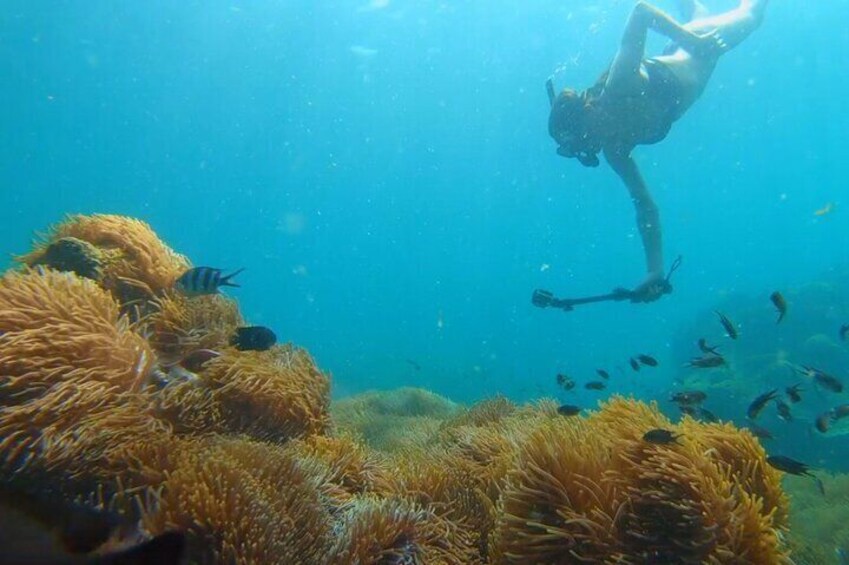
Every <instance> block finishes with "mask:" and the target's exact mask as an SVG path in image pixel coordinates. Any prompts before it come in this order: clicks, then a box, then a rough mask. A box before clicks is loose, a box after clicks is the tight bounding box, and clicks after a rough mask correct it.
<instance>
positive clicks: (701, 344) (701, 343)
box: [698, 337, 719, 355]
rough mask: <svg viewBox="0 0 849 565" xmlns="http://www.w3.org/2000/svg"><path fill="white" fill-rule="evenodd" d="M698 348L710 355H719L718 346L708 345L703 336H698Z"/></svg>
mask: <svg viewBox="0 0 849 565" xmlns="http://www.w3.org/2000/svg"><path fill="white" fill-rule="evenodd" d="M698 344H699V350H700V351H701V352H702V353H710V354H711V355H719V347H718V346H715V345H708V343H707V340H706V339H705V338H703V337H700V338H699V341H698Z"/></svg>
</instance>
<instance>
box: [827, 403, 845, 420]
mask: <svg viewBox="0 0 849 565" xmlns="http://www.w3.org/2000/svg"><path fill="white" fill-rule="evenodd" d="M846 416H849V404H841V405H840V406H835V407H834V408H832V409H831V417H832V418H833V419H834V420H840V419H841V418H845V417H846Z"/></svg>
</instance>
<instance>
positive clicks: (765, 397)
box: [746, 388, 778, 420]
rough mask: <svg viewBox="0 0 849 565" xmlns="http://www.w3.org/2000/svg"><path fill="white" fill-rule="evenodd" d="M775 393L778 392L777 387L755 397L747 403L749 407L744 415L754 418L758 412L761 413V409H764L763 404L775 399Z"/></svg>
mask: <svg viewBox="0 0 849 565" xmlns="http://www.w3.org/2000/svg"><path fill="white" fill-rule="evenodd" d="M776 394H778V389H777V388H774V389H772V390H771V391H769V392H765V393H763V394H761V395H760V396H758V397H757V398H755V399H754V400H753V401H752V403H751V404H749V408H748V410H747V411H746V415H747V416H748V417H749V419H750V420H754V419H755V418H757V417H758V414H760V413H761V410H763V409H764V406H766V405H767V403H768V402H769V401H770V400H774V399H775V395H776Z"/></svg>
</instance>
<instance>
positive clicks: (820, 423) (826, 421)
mask: <svg viewBox="0 0 849 565" xmlns="http://www.w3.org/2000/svg"><path fill="white" fill-rule="evenodd" d="M833 419H834V415H833V413H832V411H831V410H829V411H828V412H823V413H822V414H820V415H819V416H817V419H816V420H814V426H815V427H816V428H817V431H818V432H819V433H821V434H824V433H827V432H828V428H830V427H831V422H832V420H833Z"/></svg>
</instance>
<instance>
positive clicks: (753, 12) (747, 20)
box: [684, 0, 769, 50]
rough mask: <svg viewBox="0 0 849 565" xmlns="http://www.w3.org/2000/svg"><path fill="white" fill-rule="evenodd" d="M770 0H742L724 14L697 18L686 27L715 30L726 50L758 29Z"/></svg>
mask: <svg viewBox="0 0 849 565" xmlns="http://www.w3.org/2000/svg"><path fill="white" fill-rule="evenodd" d="M767 4H769V0H742V1H741V2H740V5H739V6H738V7H737V8H735V9H733V10H731V11H729V12H725V13H722V14H716V15H715V16H708V17H704V18H698V19H695V20H693V21H691V22H689V23H688V24H686V25H685V26H684V27H685V28H686V29H688V30H690V31H692V32H694V33H710V32H715V33H717V34H718V35H719V37H721V38H722V40H723V42H724V43H725V45H726V50H730V49H733V48H734V47H737V46H738V45H740V43H742V42H743V40H744V39H746V38H747V37H749V35H750V34H751V33H752V32H753V31H755V30H756V29H758V26H760V25H761V22H762V21H763V18H764V12H765V11H766V7H767Z"/></svg>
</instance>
